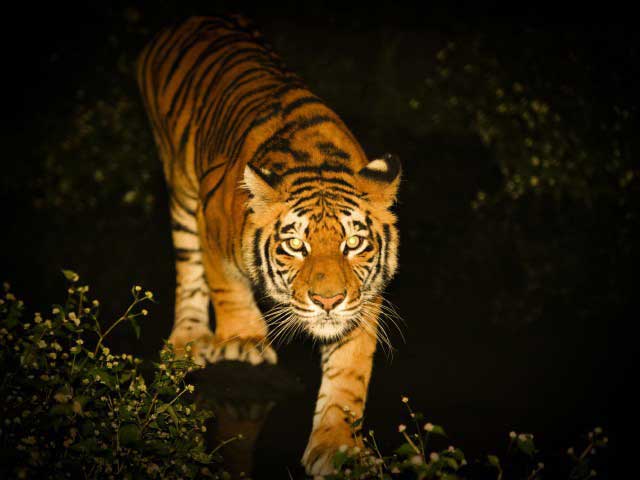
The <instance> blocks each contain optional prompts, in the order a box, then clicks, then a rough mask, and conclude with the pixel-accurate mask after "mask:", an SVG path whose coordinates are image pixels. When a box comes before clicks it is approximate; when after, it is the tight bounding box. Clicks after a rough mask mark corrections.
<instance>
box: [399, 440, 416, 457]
mask: <svg viewBox="0 0 640 480" xmlns="http://www.w3.org/2000/svg"><path fill="white" fill-rule="evenodd" d="M396 453H397V454H398V455H401V456H403V457H409V456H412V455H415V454H416V451H415V450H414V448H413V447H412V446H411V445H409V444H408V443H403V444H402V445H400V446H399V447H398V448H397V449H396Z"/></svg>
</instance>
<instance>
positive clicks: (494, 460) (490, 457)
mask: <svg viewBox="0 0 640 480" xmlns="http://www.w3.org/2000/svg"><path fill="white" fill-rule="evenodd" d="M487 459H488V460H489V465H491V466H492V467H495V468H497V469H498V470H502V467H501V466H500V459H499V458H498V457H496V456H495V455H487Z"/></svg>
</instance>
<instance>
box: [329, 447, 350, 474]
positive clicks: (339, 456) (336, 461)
mask: <svg viewBox="0 0 640 480" xmlns="http://www.w3.org/2000/svg"><path fill="white" fill-rule="evenodd" d="M348 459H349V456H348V455H347V452H341V451H340V450H338V451H337V452H336V453H335V454H334V455H333V466H334V467H336V470H340V468H341V467H342V465H344V464H345V462H346V461H347V460H348Z"/></svg>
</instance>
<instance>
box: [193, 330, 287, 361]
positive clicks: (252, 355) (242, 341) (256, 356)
mask: <svg viewBox="0 0 640 480" xmlns="http://www.w3.org/2000/svg"><path fill="white" fill-rule="evenodd" d="M200 343H204V344H200ZM196 346H197V355H198V357H197V358H196V357H194V358H195V361H196V363H201V364H204V363H216V362H222V361H224V360H236V361H239V362H247V363H250V364H251V365H259V364H261V363H265V362H266V363H269V364H272V365H273V364H276V363H278V356H277V354H276V352H275V350H274V349H273V348H271V347H270V346H268V345H266V340H265V339H264V338H259V337H250V338H232V339H228V340H218V339H216V337H215V335H214V336H213V337H212V338H208V339H206V341H204V342H196Z"/></svg>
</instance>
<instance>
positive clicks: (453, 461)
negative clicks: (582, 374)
mask: <svg viewBox="0 0 640 480" xmlns="http://www.w3.org/2000/svg"><path fill="white" fill-rule="evenodd" d="M402 402H403V403H404V404H405V405H406V407H407V410H408V414H409V417H410V419H411V420H410V425H409V426H407V425H405V424H400V425H398V432H399V433H400V435H401V436H402V439H403V440H402V442H403V443H401V444H400V445H399V446H398V447H397V448H396V449H395V450H394V451H393V453H391V454H388V453H383V452H382V451H381V450H380V448H379V446H378V443H377V441H376V437H375V433H374V431H373V430H369V433H368V435H366V436H364V437H363V438H362V445H363V447H353V448H348V447H347V446H346V445H345V446H343V447H342V448H340V449H339V450H338V452H336V454H335V456H334V459H333V462H334V467H335V472H334V473H333V474H331V475H328V476H327V477H326V479H327V480H347V479H379V480H391V479H394V478H402V479H415V480H429V479H444V480H463V479H474V478H495V479H496V480H502V479H503V478H513V479H516V478H517V479H523V480H536V479H537V480H542V479H543V478H549V476H551V478H561V477H559V476H558V473H559V472H553V471H547V470H545V465H544V463H542V462H540V461H539V460H538V457H539V452H538V450H537V449H536V446H535V444H534V442H533V435H531V434H528V433H516V432H510V433H509V444H508V447H507V453H506V455H505V456H504V458H502V459H501V458H500V457H498V456H497V455H487V456H486V457H485V458H482V459H477V460H473V461H471V460H468V459H467V458H466V457H465V454H464V453H463V452H462V450H460V449H459V448H456V447H454V446H453V445H449V446H447V447H446V448H440V447H439V446H440V445H446V444H447V443H448V437H447V434H446V433H445V431H444V429H443V428H442V427H441V426H440V425H434V424H432V423H431V422H424V416H423V415H422V414H421V413H420V412H414V411H413V410H412V409H411V407H410V405H409V399H408V398H407V397H403V398H402ZM345 420H346V421H348V422H349V423H350V425H351V427H352V432H353V434H354V436H357V435H358V433H357V432H358V431H359V428H360V425H361V422H362V419H361V418H358V419H357V418H355V417H354V416H352V415H350V416H348V417H347V418H346V419H345ZM607 442H608V439H607V437H605V436H604V434H603V431H602V429H601V428H596V429H594V430H593V431H592V432H590V433H589V435H588V443H587V445H586V446H585V448H584V450H583V451H582V452H581V453H580V454H579V455H576V453H575V452H574V449H573V448H570V449H568V450H567V455H566V458H565V463H566V464H567V466H565V467H564V468H562V472H567V476H566V477H564V478H567V479H568V480H586V479H589V478H592V477H596V476H597V472H596V471H595V470H594V469H593V467H592V462H593V454H595V453H596V449H599V448H603V447H605V446H606V445H607ZM507 471H508V472H509V475H508V476H507V475H505V472H507ZM480 472H481V473H480ZM545 475H546V476H545Z"/></svg>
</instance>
